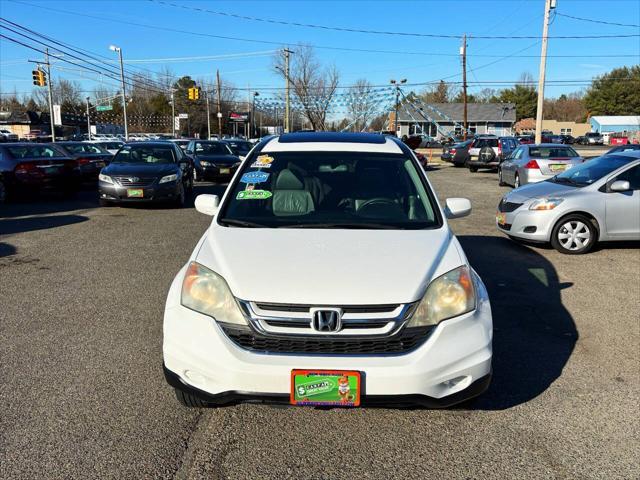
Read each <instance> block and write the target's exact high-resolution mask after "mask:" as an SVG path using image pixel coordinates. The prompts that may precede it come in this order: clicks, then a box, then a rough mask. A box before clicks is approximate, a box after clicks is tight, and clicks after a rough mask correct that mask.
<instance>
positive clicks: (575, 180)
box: [551, 155, 636, 187]
mask: <svg viewBox="0 0 640 480" xmlns="http://www.w3.org/2000/svg"><path fill="white" fill-rule="evenodd" d="M633 160H636V158H634V157H625V156H622V155H604V156H602V157H598V158H596V159H593V160H589V161H588V162H585V163H581V164H580V165H576V166H575V167H573V168H570V169H569V170H565V171H564V172H562V173H561V174H559V175H556V176H555V177H553V178H552V179H551V181H553V182H556V183H569V184H572V185H575V186H577V187H586V186H587V185H591V184H592V183H593V182H596V181H598V180H600V179H601V178H602V177H604V176H605V175H609V174H610V173H611V172H613V171H614V170H617V169H618V168H620V167H623V166H625V165H627V164H628V163H629V162H631V161H633Z"/></svg>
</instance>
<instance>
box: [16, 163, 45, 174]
mask: <svg viewBox="0 0 640 480" xmlns="http://www.w3.org/2000/svg"><path fill="white" fill-rule="evenodd" d="M13 173H15V174H16V175H39V174H42V172H41V171H40V170H39V169H38V167H37V166H36V163H35V162H20V163H18V164H17V165H16V168H15V169H14V170H13Z"/></svg>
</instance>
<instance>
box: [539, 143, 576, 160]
mask: <svg viewBox="0 0 640 480" xmlns="http://www.w3.org/2000/svg"><path fill="white" fill-rule="evenodd" d="M529 156H530V157H531V158H543V159H544V158H556V157H577V156H578V152H576V151H575V150H574V149H573V148H571V147H560V146H558V147H529Z"/></svg>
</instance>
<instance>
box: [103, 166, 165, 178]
mask: <svg viewBox="0 0 640 480" xmlns="http://www.w3.org/2000/svg"><path fill="white" fill-rule="evenodd" d="M177 170H178V165H177V164H175V163H156V164H153V163H110V164H109V166H107V167H105V168H104V169H103V170H102V173H104V174H106V175H140V176H148V175H158V176H159V175H171V174H172V173H175V172H176V171H177Z"/></svg>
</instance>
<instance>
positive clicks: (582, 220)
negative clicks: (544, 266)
mask: <svg viewBox="0 0 640 480" xmlns="http://www.w3.org/2000/svg"><path fill="white" fill-rule="evenodd" d="M597 236H598V231H597V229H596V227H595V226H594V224H593V223H592V222H591V220H590V219H589V218H587V217H585V216H584V215H577V214H576V215H569V216H567V217H564V218H562V219H561V220H560V221H559V222H558V223H556V225H555V226H554V227H553V231H552V232H551V246H553V248H555V249H556V250H558V251H559V252H560V253H566V254H569V255H579V254H581V253H587V252H588V251H589V250H591V249H592V248H593V246H594V245H595V243H596V241H597Z"/></svg>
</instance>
